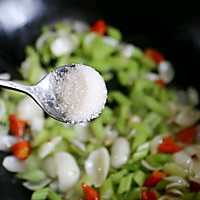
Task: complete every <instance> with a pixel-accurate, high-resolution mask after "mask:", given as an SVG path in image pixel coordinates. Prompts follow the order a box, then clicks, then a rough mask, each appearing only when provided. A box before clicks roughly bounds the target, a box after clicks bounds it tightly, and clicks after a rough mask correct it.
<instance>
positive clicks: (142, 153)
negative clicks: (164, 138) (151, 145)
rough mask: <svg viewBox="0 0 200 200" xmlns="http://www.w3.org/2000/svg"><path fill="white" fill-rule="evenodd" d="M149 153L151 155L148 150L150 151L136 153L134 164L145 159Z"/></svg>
mask: <svg viewBox="0 0 200 200" xmlns="http://www.w3.org/2000/svg"><path fill="white" fill-rule="evenodd" d="M148 153H149V150H148V149H144V150H142V151H136V152H135V153H134V154H133V162H135V161H138V160H141V159H143V158H145V157H146V156H147V155H148Z"/></svg>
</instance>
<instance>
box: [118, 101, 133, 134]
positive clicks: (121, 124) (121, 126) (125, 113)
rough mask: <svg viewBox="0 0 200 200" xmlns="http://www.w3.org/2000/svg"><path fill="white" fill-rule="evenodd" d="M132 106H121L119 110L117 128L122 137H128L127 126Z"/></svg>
mask: <svg viewBox="0 0 200 200" xmlns="http://www.w3.org/2000/svg"><path fill="white" fill-rule="evenodd" d="M129 112H130V105H129V104H120V105H119V108H118V117H117V120H116V124H115V126H116V128H117V130H118V131H119V133H120V134H121V135H126V133H127V131H126V130H127V125H126V120H127V119H128V117H129Z"/></svg>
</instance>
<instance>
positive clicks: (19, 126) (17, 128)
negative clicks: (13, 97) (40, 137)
mask: <svg viewBox="0 0 200 200" xmlns="http://www.w3.org/2000/svg"><path fill="white" fill-rule="evenodd" d="M9 122H10V132H11V133H12V134H13V135H14V136H15V137H21V136H22V135H23V131H24V128H25V126H26V122H25V121H24V120H20V119H18V118H17V117H16V116H15V115H14V114H10V116H9Z"/></svg>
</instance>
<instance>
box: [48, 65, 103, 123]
mask: <svg viewBox="0 0 200 200" xmlns="http://www.w3.org/2000/svg"><path fill="white" fill-rule="evenodd" d="M66 69H67V70H66V72H62V74H60V75H59V76H58V75H57V74H55V77H54V78H55V79H54V82H53V83H52V84H56V91H55V93H54V94H55V98H56V100H57V102H58V104H57V106H58V109H59V112H61V114H62V115H63V120H64V121H68V122H70V123H79V122H86V121H89V120H91V119H93V118H96V117H98V116H99V114H100V113H101V111H102V110H103V108H104V106H105V103H106V99H107V89H106V85H105V82H104V80H103V78H102V76H101V75H100V74H99V73H98V72H97V71H96V70H95V69H93V68H92V67H89V66H86V65H82V64H74V65H72V66H66Z"/></svg>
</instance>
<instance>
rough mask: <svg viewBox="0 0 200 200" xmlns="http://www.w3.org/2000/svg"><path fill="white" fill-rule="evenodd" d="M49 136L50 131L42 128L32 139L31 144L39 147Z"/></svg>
mask: <svg viewBox="0 0 200 200" xmlns="http://www.w3.org/2000/svg"><path fill="white" fill-rule="evenodd" d="M48 138H49V131H48V130H47V129H43V130H41V131H40V132H39V133H38V134H37V135H36V136H35V137H34V138H33V139H32V140H31V146H32V147H34V148H35V147H38V146H39V145H41V144H42V143H43V142H45V141H46V140H47V139H48Z"/></svg>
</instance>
